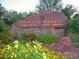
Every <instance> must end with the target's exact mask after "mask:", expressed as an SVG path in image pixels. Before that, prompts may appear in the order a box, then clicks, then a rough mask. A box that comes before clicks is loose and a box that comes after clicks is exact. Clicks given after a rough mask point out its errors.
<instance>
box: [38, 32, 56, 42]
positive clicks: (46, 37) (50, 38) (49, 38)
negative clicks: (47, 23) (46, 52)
mask: <svg viewBox="0 0 79 59" xmlns="http://www.w3.org/2000/svg"><path fill="white" fill-rule="evenodd" d="M37 40H38V41H39V42H41V43H47V44H51V43H55V42H56V41H57V37H56V36H54V35H49V34H42V35H38V36H37Z"/></svg>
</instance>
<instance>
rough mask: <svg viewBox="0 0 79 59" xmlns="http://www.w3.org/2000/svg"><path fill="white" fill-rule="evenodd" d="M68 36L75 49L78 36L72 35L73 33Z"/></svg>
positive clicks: (77, 45) (78, 41)
mask: <svg viewBox="0 0 79 59" xmlns="http://www.w3.org/2000/svg"><path fill="white" fill-rule="evenodd" d="M68 36H69V37H70V38H71V41H72V42H73V45H74V46H75V47H79V35H78V34H74V33H70V34H68Z"/></svg>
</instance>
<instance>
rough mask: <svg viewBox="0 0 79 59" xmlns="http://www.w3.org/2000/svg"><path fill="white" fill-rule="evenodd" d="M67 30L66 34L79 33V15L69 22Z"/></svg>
mask: <svg viewBox="0 0 79 59" xmlns="http://www.w3.org/2000/svg"><path fill="white" fill-rule="evenodd" d="M65 32H66V34H67V33H75V34H79V16H78V17H74V18H72V19H71V20H69V21H68V22H67V25H66V27H65Z"/></svg>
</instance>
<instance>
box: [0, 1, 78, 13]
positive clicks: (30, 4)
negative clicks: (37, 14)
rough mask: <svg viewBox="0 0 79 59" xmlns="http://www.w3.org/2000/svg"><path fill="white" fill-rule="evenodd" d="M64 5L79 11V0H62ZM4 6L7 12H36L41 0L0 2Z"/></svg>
mask: <svg viewBox="0 0 79 59" xmlns="http://www.w3.org/2000/svg"><path fill="white" fill-rule="evenodd" d="M62 1H63V3H64V4H71V5H74V6H75V7H77V8H78V10H79V0H62ZM0 3H1V4H2V6H4V7H5V8H6V9H7V10H11V9H12V10H16V11H18V12H20V11H21V12H29V11H35V7H36V5H37V4H38V3H39V0H0Z"/></svg>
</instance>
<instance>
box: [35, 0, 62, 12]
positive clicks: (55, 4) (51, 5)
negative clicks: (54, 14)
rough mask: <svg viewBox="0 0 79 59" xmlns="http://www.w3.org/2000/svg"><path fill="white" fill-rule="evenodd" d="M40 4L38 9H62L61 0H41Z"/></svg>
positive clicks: (39, 10)
mask: <svg viewBox="0 0 79 59" xmlns="http://www.w3.org/2000/svg"><path fill="white" fill-rule="evenodd" d="M39 1H40V4H39V5H37V7H36V8H37V11H38V12H41V11H44V10H46V9H50V10H53V11H56V10H60V9H61V7H62V6H61V0H39Z"/></svg>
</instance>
